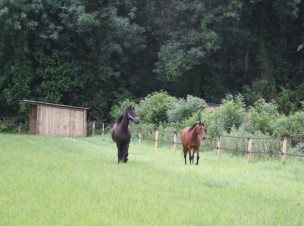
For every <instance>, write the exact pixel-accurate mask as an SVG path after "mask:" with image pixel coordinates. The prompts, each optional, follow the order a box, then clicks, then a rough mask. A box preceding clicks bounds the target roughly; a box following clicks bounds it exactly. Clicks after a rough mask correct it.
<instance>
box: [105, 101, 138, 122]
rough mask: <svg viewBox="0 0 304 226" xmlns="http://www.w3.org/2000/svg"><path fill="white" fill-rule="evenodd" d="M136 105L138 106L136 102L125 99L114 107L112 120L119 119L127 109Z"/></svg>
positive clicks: (111, 113)
mask: <svg viewBox="0 0 304 226" xmlns="http://www.w3.org/2000/svg"><path fill="white" fill-rule="evenodd" d="M135 105H136V104H135V101H132V100H129V99H125V100H123V101H121V102H119V103H118V104H116V105H114V106H113V107H112V109H111V112H110V115H111V118H112V120H116V119H118V118H119V117H120V116H121V115H122V113H123V112H124V110H125V109H126V108H127V107H129V106H135ZM135 110H137V109H135Z"/></svg>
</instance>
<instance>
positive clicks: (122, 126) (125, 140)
mask: <svg viewBox="0 0 304 226" xmlns="http://www.w3.org/2000/svg"><path fill="white" fill-rule="evenodd" d="M130 120H131V121H132V122H134V123H136V124H138V123H139V117H138V116H137V114H136V112H135V109H134V108H133V107H131V106H130V107H127V108H126V109H125V111H124V113H123V115H122V116H120V117H119V119H118V120H117V121H116V122H115V124H114V125H113V127H112V139H113V141H114V142H115V143H116V146H117V150H118V162H124V163H126V162H127V161H128V155H129V143H130V140H131V128H130V126H129V121H130Z"/></svg>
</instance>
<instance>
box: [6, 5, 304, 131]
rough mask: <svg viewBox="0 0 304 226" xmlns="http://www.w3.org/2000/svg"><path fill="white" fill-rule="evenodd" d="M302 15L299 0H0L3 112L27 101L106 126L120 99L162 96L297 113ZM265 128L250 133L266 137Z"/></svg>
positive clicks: (302, 81) (303, 79) (302, 79)
mask: <svg viewBox="0 0 304 226" xmlns="http://www.w3.org/2000/svg"><path fill="white" fill-rule="evenodd" d="M303 9H304V2H303V1H301V0H289V1H283V0H276V1H272V0H265V1H260V0H245V1H244V0H228V1H219V0H204V1H197V0H195V1H190V0H169V1H154V0H147V1H137V0H122V1H117V0H114V1H104V0H99V1H88V0H73V1H68V0H63V1H58V0H55V1H50V0H14V1H12V0H2V1H0V29H1V33H0V103H1V104H0V116H16V115H18V113H19V110H20V109H19V105H18V101H19V100H20V99H33V100H39V101H48V102H54V103H61V104H69V105H76V106H86V107H89V108H90V118H92V119H108V120H109V119H110V111H111V109H112V107H113V106H115V105H117V104H118V103H122V102H123V101H124V100H125V99H129V100H139V99H143V98H144V97H145V96H147V95H148V94H151V93H153V92H156V91H157V92H159V91H160V90H165V91H166V92H167V93H168V94H170V95H172V96H174V97H176V98H187V95H192V96H196V97H198V98H202V99H203V100H206V101H207V102H215V103H220V101H221V100H222V99H223V98H225V96H226V95H227V94H232V95H236V94H238V93H242V94H243V97H244V98H245V99H244V100H242V101H243V102H244V103H245V104H247V105H253V104H254V103H255V102H256V101H257V100H259V99H264V100H265V101H266V102H270V101H272V100H274V101H275V102H276V104H277V110H278V111H279V112H280V113H285V114H286V115H288V114H294V112H296V111H297V110H299V109H300V108H301V103H302V101H303V96H304V89H303V86H304V76H303V71H304V70H303V69H304V61H303V59H304V55H303V54H304V53H303V50H301V51H297V47H298V46H299V44H300V43H301V42H302V41H303V40H302V39H303V32H304V31H303V29H302V28H303V21H304V14H303V12H304V11H303ZM112 110H113V109H112ZM227 111H229V110H228V109H227ZM263 111H264V110H263ZM148 113H149V114H150V113H151V114H152V112H148ZM148 113H147V114H148ZM171 113H172V112H171ZM264 113H265V115H264V117H265V118H264V121H267V120H268V119H267V117H268V116H270V115H269V112H267V111H266V110H265V112H264ZM169 114H170V113H169ZM182 114H183V113H182ZM182 114H181V115H180V116H179V117H183V115H182ZM252 114H253V115H254V114H255V113H254V112H252ZM170 115H171V116H170V117H171V118H172V114H170ZM162 116H163V117H165V116H166V115H165V114H162ZM186 116H187V117H188V116H189V115H187V114H186ZM147 117H150V116H147ZM198 117H199V116H198ZM227 117H228V116H227ZM229 117H230V116H229ZM231 117H232V116H231ZM169 120H171V119H169ZM241 120H243V119H241ZM253 120H254V119H253ZM162 122H164V121H163V118H161V119H158V120H157V121H155V123H156V124H159V123H162ZM167 122H168V121H167ZM167 122H166V123H167ZM263 124H264V122H263V121H260V122H257V121H255V122H254V128H261V130H262V131H263V132H269V133H271V132H272V131H271V128H267V127H265V126H264V125H263ZM224 126H225V127H227V128H228V127H230V126H231V125H230V124H227V125H224ZM235 126H237V127H238V126H239V125H235Z"/></svg>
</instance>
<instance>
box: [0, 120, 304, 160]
mask: <svg viewBox="0 0 304 226" xmlns="http://www.w3.org/2000/svg"><path fill="white" fill-rule="evenodd" d="M7 121H9V122H11V121H14V123H10V124H12V125H13V132H12V133H19V134H23V133H27V132H28V126H27V125H26V124H22V123H20V122H18V121H16V120H15V119H14V118H0V129H2V131H0V132H6V131H5V129H6V125H7V124H9V123H7ZM112 126H113V124H112V123H106V122H96V121H88V122H87V135H88V136H95V135H102V136H106V135H110V132H111V128H112ZM7 129H8V130H9V129H11V128H7ZM10 131H12V130H10ZM132 140H133V141H135V142H138V143H139V144H140V143H141V141H145V142H147V143H151V144H152V145H154V149H155V150H156V149H157V148H159V147H168V148H170V149H172V151H173V153H175V152H176V151H178V150H180V151H181V150H182V143H181V142H180V141H181V131H177V130H175V131H174V130H160V129H157V128H152V127H150V128H149V127H146V128H141V127H140V126H135V125H134V126H132ZM201 151H216V152H217V158H218V159H221V154H222V153H228V154H232V155H241V156H243V157H244V156H246V157H247V161H248V162H251V161H252V160H253V158H254V159H269V160H271V159H282V161H286V159H287V158H288V159H304V134H297V135H295V136H292V137H283V138H280V137H246V136H232V135H224V134H219V135H218V136H207V139H206V140H204V141H202V142H201Z"/></svg>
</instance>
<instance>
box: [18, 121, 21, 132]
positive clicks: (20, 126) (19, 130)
mask: <svg viewBox="0 0 304 226" xmlns="http://www.w3.org/2000/svg"><path fill="white" fill-rule="evenodd" d="M21 126H22V123H21V122H20V123H19V129H18V131H19V134H21Z"/></svg>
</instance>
